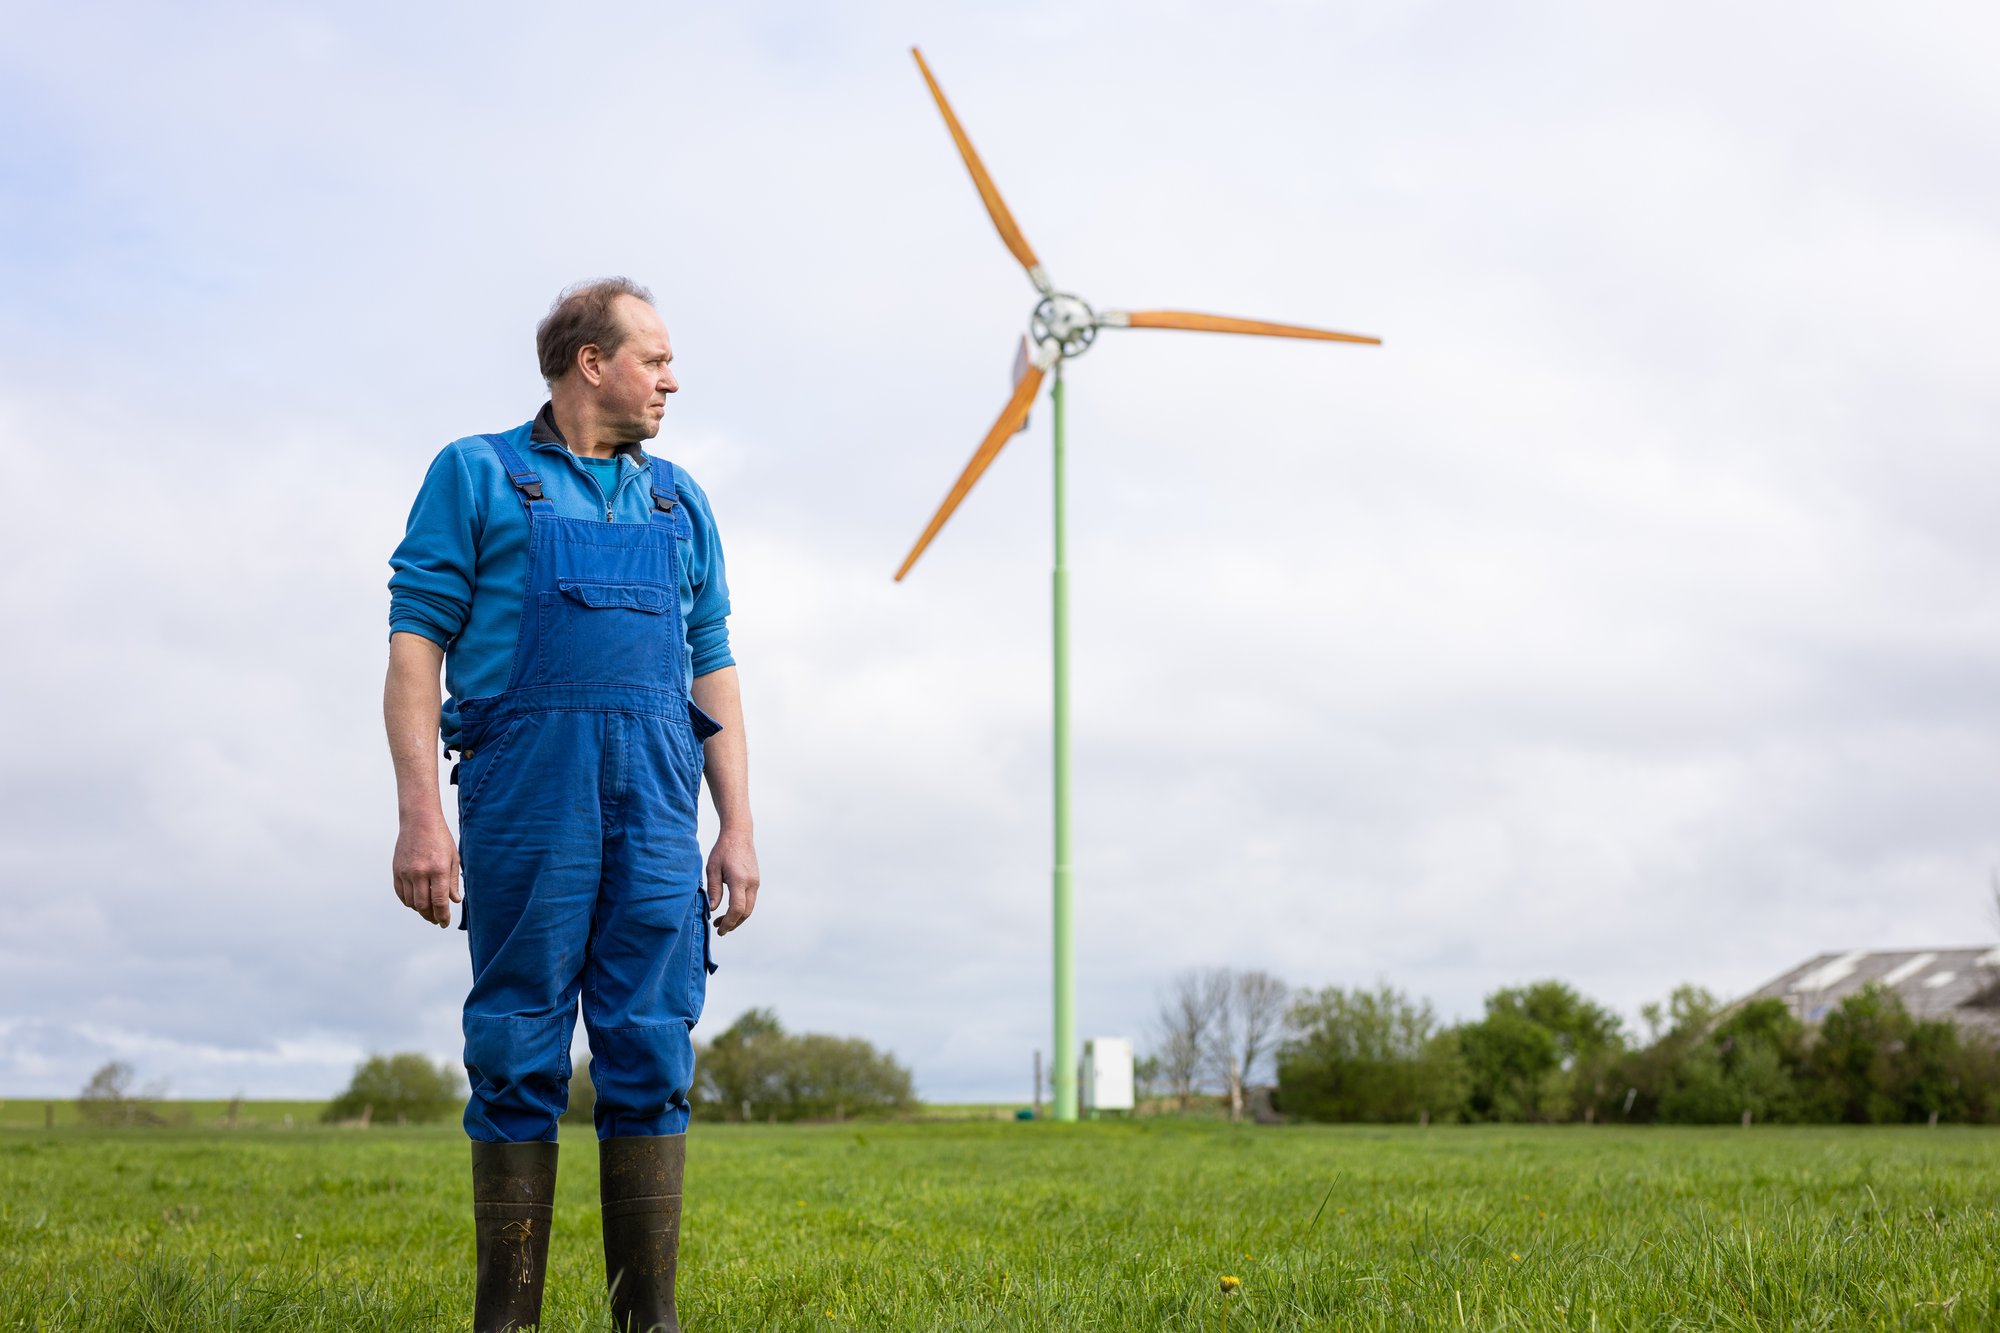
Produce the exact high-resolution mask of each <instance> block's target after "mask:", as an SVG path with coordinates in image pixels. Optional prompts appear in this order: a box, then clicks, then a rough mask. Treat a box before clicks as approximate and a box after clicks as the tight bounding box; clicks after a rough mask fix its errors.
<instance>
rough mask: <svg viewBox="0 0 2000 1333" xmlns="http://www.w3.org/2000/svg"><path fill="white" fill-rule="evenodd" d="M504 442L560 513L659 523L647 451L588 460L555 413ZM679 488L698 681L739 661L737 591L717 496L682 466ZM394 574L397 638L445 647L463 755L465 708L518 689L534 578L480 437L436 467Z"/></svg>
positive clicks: (451, 712)
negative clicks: (558, 428)
mask: <svg viewBox="0 0 2000 1333" xmlns="http://www.w3.org/2000/svg"><path fill="white" fill-rule="evenodd" d="M505 434H507V435H508V436H509V437H510V438H509V441H508V442H509V443H510V444H512V445H513V446H514V449H515V451H516V452H517V453H519V454H520V455H521V458H522V459H523V461H525V462H526V464H527V465H528V466H529V467H531V468H533V469H534V470H535V472H536V474H537V475H538V476H540V478H541V481H542V492H543V494H544V495H545V496H546V497H547V498H548V501H549V503H550V504H552V505H554V506H555V511H556V513H558V514H560V515H562V516H563V517H565V518H589V519H596V520H597V521H599V522H605V521H609V522H613V523H650V522H652V521H653V493H652V466H653V465H652V463H651V461H650V460H649V459H647V458H646V456H645V455H644V454H642V453H640V452H639V451H638V450H636V449H633V450H626V451H622V452H620V453H619V454H618V456H617V457H615V458H604V459H598V458H579V457H577V456H576V455H575V454H572V453H571V452H570V451H569V449H568V447H567V446H565V445H564V444H563V443H562V440H561V438H560V437H559V436H558V435H556V433H555V431H554V429H553V424H552V419H551V418H550V415H549V412H548V409H547V408H546V407H544V408H543V410H542V414H541V415H540V416H538V417H537V418H536V420H535V421H533V422H530V423H529V424H528V425H526V426H520V427H517V428H515V429H514V430H513V431H508V432H505ZM661 466H672V465H671V464H668V463H665V462H662V463H661ZM674 488H675V490H676V491H678V492H679V494H680V497H681V502H682V504H683V505H685V506H686V508H687V516H688V527H689V531H690V535H689V536H688V537H687V538H684V539H682V541H681V549H680V557H681V560H680V566H681V589H680V591H681V619H682V621H683V623H684V624H685V626H686V629H687V656H686V657H685V659H683V660H684V661H685V662H686V663H687V674H688V678H689V679H690V680H692V679H693V678H694V677H696V676H705V675H707V674H708V673H709V672H711V671H719V670H721V669H722V668H723V667H726V666H732V665H734V664H735V661H736V659H735V658H734V657H732V656H731V655H730V651H729V583H728V580H727V579H726V577H725V576H724V573H723V563H722V540H721V537H720V536H719V535H718V534H717V532H716V527H715V514H714V511H713V510H711V509H710V507H709V503H708V496H707V494H706V493H704V492H703V491H702V489H701V487H700V486H698V485H696V484H695V481H694V478H692V477H690V476H688V474H687V473H686V472H685V471H683V470H682V469H680V468H678V467H675V468H674ZM607 515H609V518H608V519H607V517H606V516H607ZM389 567H390V569H391V570H392V571H393V572H392V573H391V575H390V577H389V632H390V633H391V634H395V633H398V632H408V633H411V634H421V635H423V636H424V637H425V638H427V639H429V640H430V641H431V642H433V643H435V644H437V645H439V646H440V647H442V648H443V649H444V650H445V668H444V676H445V692H446V694H447V695H448V697H447V698H446V700H445V703H444V709H443V713H442V716H441V717H440V718H439V734H440V735H441V736H442V737H443V740H444V743H445V744H446V745H447V746H453V747H455V746H456V745H457V742H458V701H459V700H460V699H476V698H479V697H481V696H482V695H488V694H498V693H499V692H500V691H501V690H504V689H505V688H507V679H508V677H509V676H510V675H511V674H512V672H513V669H514V646H515V643H516V641H517V640H518V638H519V636H520V629H521V594H522V592H523V590H524V589H525V587H526V585H527V580H528V514H527V509H526V507H525V506H524V505H523V504H522V503H521V498H520V493H519V492H518V491H516V490H515V489H514V483H513V482H512V481H511V480H510V479H509V478H508V476H507V470H506V468H504V467H502V466H501V465H500V459H499V456H498V455H497V454H496V453H495V452H494V450H493V445H492V442H491V441H489V440H486V439H483V438H482V437H480V436H477V435H472V436H467V437H466V438H464V439H462V440H453V441H452V442H451V443H450V444H448V445H446V446H445V447H444V450H443V451H442V452H441V453H439V454H438V456H437V457H436V459H434V460H433V461H432V462H431V467H430V471H429V472H428V473H427V474H426V475H425V477H424V484H423V486H422V488H421V489H419V490H418V492H417V499H416V503H415V504H413V505H412V506H411V507H410V521H409V526H408V528H407V530H406V531H405V533H404V535H403V540H402V542H401V544H400V545H398V546H397V547H396V552H395V554H394V555H393V556H391V557H390V558H389Z"/></svg>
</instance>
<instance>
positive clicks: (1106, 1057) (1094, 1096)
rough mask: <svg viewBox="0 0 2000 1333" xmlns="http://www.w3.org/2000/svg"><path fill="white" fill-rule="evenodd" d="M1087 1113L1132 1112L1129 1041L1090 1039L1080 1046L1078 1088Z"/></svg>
mask: <svg viewBox="0 0 2000 1333" xmlns="http://www.w3.org/2000/svg"><path fill="white" fill-rule="evenodd" d="M1080 1091H1081V1093H1082V1100H1083V1109H1084V1110H1086V1111H1129V1110H1131V1109H1132V1040H1131V1038H1129V1037H1093V1038H1092V1039H1091V1040H1089V1041H1086V1042H1085V1043H1084V1044H1083V1079H1082V1086H1081V1088H1080Z"/></svg>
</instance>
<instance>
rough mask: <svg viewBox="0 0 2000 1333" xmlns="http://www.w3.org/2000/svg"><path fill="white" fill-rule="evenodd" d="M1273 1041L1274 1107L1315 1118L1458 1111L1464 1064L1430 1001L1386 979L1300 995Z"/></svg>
mask: <svg viewBox="0 0 2000 1333" xmlns="http://www.w3.org/2000/svg"><path fill="white" fill-rule="evenodd" d="M1287 1029H1288V1032H1289V1035H1288V1037H1287V1038H1286V1040H1285V1042H1284V1044H1283V1045H1281V1046H1280V1047H1279V1048H1278V1053H1277V1064H1278V1108H1279V1109H1280V1110H1282V1111H1284V1112H1286V1113H1287V1114H1290V1115H1301V1116H1305V1117H1307V1118H1309V1119H1314V1120H1372V1121H1399V1120H1417V1119H1426V1118H1428V1119H1435V1120H1449V1119H1455V1118H1457V1116H1458V1114H1459V1108H1460V1105H1461V1103H1462V1102H1463V1101H1464V1097H1465V1090H1466V1088H1465V1068H1464V1064H1463V1061H1462V1059H1461V1057H1460V1053H1459V1048H1458V1041H1457V1037H1456V1034H1455V1033H1452V1032H1440V1031H1439V1030H1438V1026H1437V1015H1436V1014H1435V1012H1434V1011H1433V1010H1432V1009H1431V1006H1430V1003H1429V1001H1425V1000H1412V999H1410V998H1409V997H1408V996H1406V995H1404V994H1403V992H1401V991H1399V990H1397V989H1395V988H1394V987H1393V986H1388V985H1382V986H1379V987H1377V988H1376V989H1374V990H1372V991H1365V990H1360V989H1356V990H1351V991H1349V990H1343V989H1341V988H1340V987H1338V986H1329V987H1327V988H1326V989H1324V990H1320V991H1307V992H1306V993H1304V994H1303V995H1301V996H1300V997H1299V999H1298V1001H1297V1003H1295V1004H1294V1005H1293V1006H1292V1008H1291V1011H1290V1013H1289V1015H1288V1016H1287Z"/></svg>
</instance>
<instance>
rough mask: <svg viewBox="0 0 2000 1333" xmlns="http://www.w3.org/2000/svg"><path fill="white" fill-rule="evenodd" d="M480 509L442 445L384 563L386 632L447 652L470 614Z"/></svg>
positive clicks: (457, 458) (452, 451)
mask: <svg viewBox="0 0 2000 1333" xmlns="http://www.w3.org/2000/svg"><path fill="white" fill-rule="evenodd" d="M478 537H479V507H478V503H477V497H475V496H474V494H473V489H472V477H471V474H470V473H469V472H467V470H466V467H465V458H464V455H462V454H461V453H460V452H459V449H458V446H457V445H455V444H451V445H446V446H445V448H444V450H443V452H441V453H440V454H438V456H437V457H436V458H435V459H433V460H432V462H431V467H430V471H429V472H427V473H426V474H425V475H424V484H423V487H422V489H420V490H419V491H418V492H417V500H416V503H415V504H413V505H411V506H410V521H409V526H408V527H407V528H406V529H405V531H404V533H403V540H402V543H401V544H400V545H398V546H397V547H396V552H395V554H394V555H392V556H390V557H389V568H390V570H391V571H392V572H391V573H390V575H389V632H390V633H391V634H395V633H398V632H404V631H407V632H408V633H411V634H421V635H423V636H424V637H425V638H426V639H429V640H430V641H431V642H433V643H435V644H437V645H438V646H439V647H440V648H446V649H448V648H450V647H451V644H452V641H453V640H454V639H456V638H457V637H458V635H459V632H460V631H461V630H463V629H464V628H465V621H466V618H467V616H469V615H470V614H471V612H472V586H473V574H474V569H475V563H476V560H477V551H478Z"/></svg>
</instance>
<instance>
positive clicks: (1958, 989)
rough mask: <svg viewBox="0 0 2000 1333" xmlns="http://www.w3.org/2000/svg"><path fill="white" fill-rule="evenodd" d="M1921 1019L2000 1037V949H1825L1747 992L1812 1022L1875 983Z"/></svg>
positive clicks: (1823, 1016) (1745, 997)
mask: <svg viewBox="0 0 2000 1333" xmlns="http://www.w3.org/2000/svg"><path fill="white" fill-rule="evenodd" d="M1871 982H1872V983H1879V984H1880V985H1883V986H1886V987H1888V988H1889V989H1890V990H1892V991H1894V992H1896V995H1897V997H1898V998H1899V999H1901V1000H1902V1002H1903V1004H1904V1005H1905V1006H1906V1007H1907V1008H1908V1009H1909V1011H1910V1012H1911V1013H1912V1014H1915V1015H1916V1016H1917V1017H1919V1018H1949V1019H1951V1020H1952V1021H1953V1022H1956V1023H1961V1024H1963V1025H1965V1026H1967V1027H1973V1028H1978V1029H1980V1030H1981V1031H1983V1032H1987V1033H1990V1034H1993V1035H1995V1036H2000V949H1995V948H1985V947H1982V948H1976V949H1886V950H1880V951H1871V950H1867V949H1855V950H1851V951H1849V952H1846V953H1823V954H1820V955H1819V956H1818V957H1817V958H1811V959H1808V960H1807V961H1805V962H1803V963H1801V964H1799V965H1798V966H1797V967H1795V968H1793V969H1792V970H1791V971H1789V972H1787V973H1785V974H1784V975H1783V976H1781V977H1779V978H1777V979H1776V980H1774V981H1771V982H1768V983H1766V984H1765V985H1763V986H1760V987H1758V988H1757V989H1756V990H1754V991H1752V992H1750V994H1748V995H1746V996H1744V997H1743V998H1744V999H1745V1000H1763V999H1778V1000H1783V1001H1784V1002H1785V1003H1786V1004H1788V1005H1790V1006H1791V1009H1792V1012H1793V1013H1795V1014H1797V1015H1798V1016H1799V1017H1800V1018H1801V1019H1803V1020H1805V1021H1806V1022H1808V1023H1817V1022H1818V1021H1819V1020H1820V1019H1822V1018H1825V1017H1826V1016H1827V1014H1829V1013H1831V1012H1832V1011H1833V1008H1834V1006H1835V1005H1838V1004H1839V1003H1840V1002H1841V1001H1842V1000H1844V999H1846V998H1847V997H1848V996H1850V995H1852V994H1854V992H1856V991H1858V990H1860V989H1861V988H1862V987H1863V986H1866V985H1869V984H1870V983H1871Z"/></svg>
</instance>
